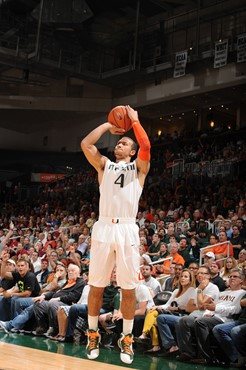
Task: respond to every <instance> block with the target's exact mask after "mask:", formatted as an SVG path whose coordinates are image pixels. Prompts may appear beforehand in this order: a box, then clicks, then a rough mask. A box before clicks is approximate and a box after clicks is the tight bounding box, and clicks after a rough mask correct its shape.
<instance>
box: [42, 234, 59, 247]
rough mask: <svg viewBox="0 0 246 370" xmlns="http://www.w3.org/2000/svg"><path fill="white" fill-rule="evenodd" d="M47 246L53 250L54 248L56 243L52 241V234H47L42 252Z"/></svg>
mask: <svg viewBox="0 0 246 370" xmlns="http://www.w3.org/2000/svg"><path fill="white" fill-rule="evenodd" d="M48 245H51V247H52V248H53V249H55V247H56V241H55V240H54V237H53V234H52V233H48V234H47V241H46V242H45V244H44V250H46V248H47V246H48Z"/></svg>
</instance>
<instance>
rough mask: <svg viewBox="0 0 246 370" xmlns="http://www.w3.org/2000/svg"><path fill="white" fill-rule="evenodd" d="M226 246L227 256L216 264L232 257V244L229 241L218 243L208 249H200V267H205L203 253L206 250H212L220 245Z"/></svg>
mask: <svg viewBox="0 0 246 370" xmlns="http://www.w3.org/2000/svg"><path fill="white" fill-rule="evenodd" d="M225 244H227V256H226V257H223V258H220V259H218V260H216V262H219V261H224V260H225V259H226V258H227V257H229V256H230V244H231V242H230V241H229V240H228V241H226V242H222V243H216V244H213V245H208V246H207V247H203V248H200V260H199V265H200V266H203V265H204V263H202V259H203V258H204V253H203V251H204V250H206V249H212V248H214V247H217V246H219V245H225Z"/></svg>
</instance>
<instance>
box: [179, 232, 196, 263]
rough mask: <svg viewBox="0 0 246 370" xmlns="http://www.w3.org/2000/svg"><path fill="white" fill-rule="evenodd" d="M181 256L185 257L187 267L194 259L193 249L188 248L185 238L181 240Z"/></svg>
mask: <svg viewBox="0 0 246 370" xmlns="http://www.w3.org/2000/svg"><path fill="white" fill-rule="evenodd" d="M179 254H180V255H181V256H182V257H183V259H184V261H185V265H186V266H187V265H188V264H189V263H190V261H191V260H193V259H194V257H193V254H192V249H191V248H190V247H188V243H187V239H186V238H183V237H182V238H180V241H179Z"/></svg>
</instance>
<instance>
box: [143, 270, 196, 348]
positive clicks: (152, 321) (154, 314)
mask: <svg viewBox="0 0 246 370" xmlns="http://www.w3.org/2000/svg"><path fill="white" fill-rule="evenodd" d="M194 296H195V282H194V277H193V273H192V272H191V271H189V270H188V269H185V270H183V271H182V272H181V274H180V278H179V282H178V289H175V290H174V292H173V293H172V295H171V297H170V299H169V300H168V301H167V303H166V304H164V305H161V306H154V307H153V308H152V309H151V310H149V312H148V313H147V315H146V317H145V320H144V327H143V332H142V334H141V336H140V337H138V338H136V341H137V342H138V341H139V342H142V341H143V342H144V341H145V340H147V339H148V337H149V336H150V337H151V339H152V345H153V348H152V349H151V350H150V351H149V352H152V353H153V352H157V351H159V350H160V346H159V339H158V332H157V325H158V328H159V331H160V327H159V323H160V324H161V331H160V335H161V340H162V342H165V340H166V337H168V338H170V339H169V340H170V343H171V345H170V348H168V350H169V352H173V351H176V350H177V347H176V344H175V343H174V338H173V336H172V334H171V330H170V327H173V326H174V324H175V323H176V322H177V321H178V320H179V317H180V316H178V315H177V316H176V315H175V314H173V315H172V314H162V313H161V312H165V310H168V311H169V312H174V313H175V312H176V313H178V312H179V310H184V311H185V308H186V305H187V303H188V301H189V300H190V299H192V298H194ZM162 322H163V323H164V325H165V329H166V331H165V332H164V331H163V330H162V326H163V324H162ZM164 339H165V340H164ZM171 340H172V341H171ZM172 342H173V344H172ZM162 344H163V343H162Z"/></svg>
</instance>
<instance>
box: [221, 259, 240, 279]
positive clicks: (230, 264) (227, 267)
mask: <svg viewBox="0 0 246 370" xmlns="http://www.w3.org/2000/svg"><path fill="white" fill-rule="evenodd" d="M235 267H237V261H236V260H235V258H233V257H227V258H226V259H225V260H224V267H222V269H221V270H220V276H221V277H222V279H223V280H224V282H225V284H226V285H227V283H228V281H229V275H230V271H231V269H234V268H235Z"/></svg>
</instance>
